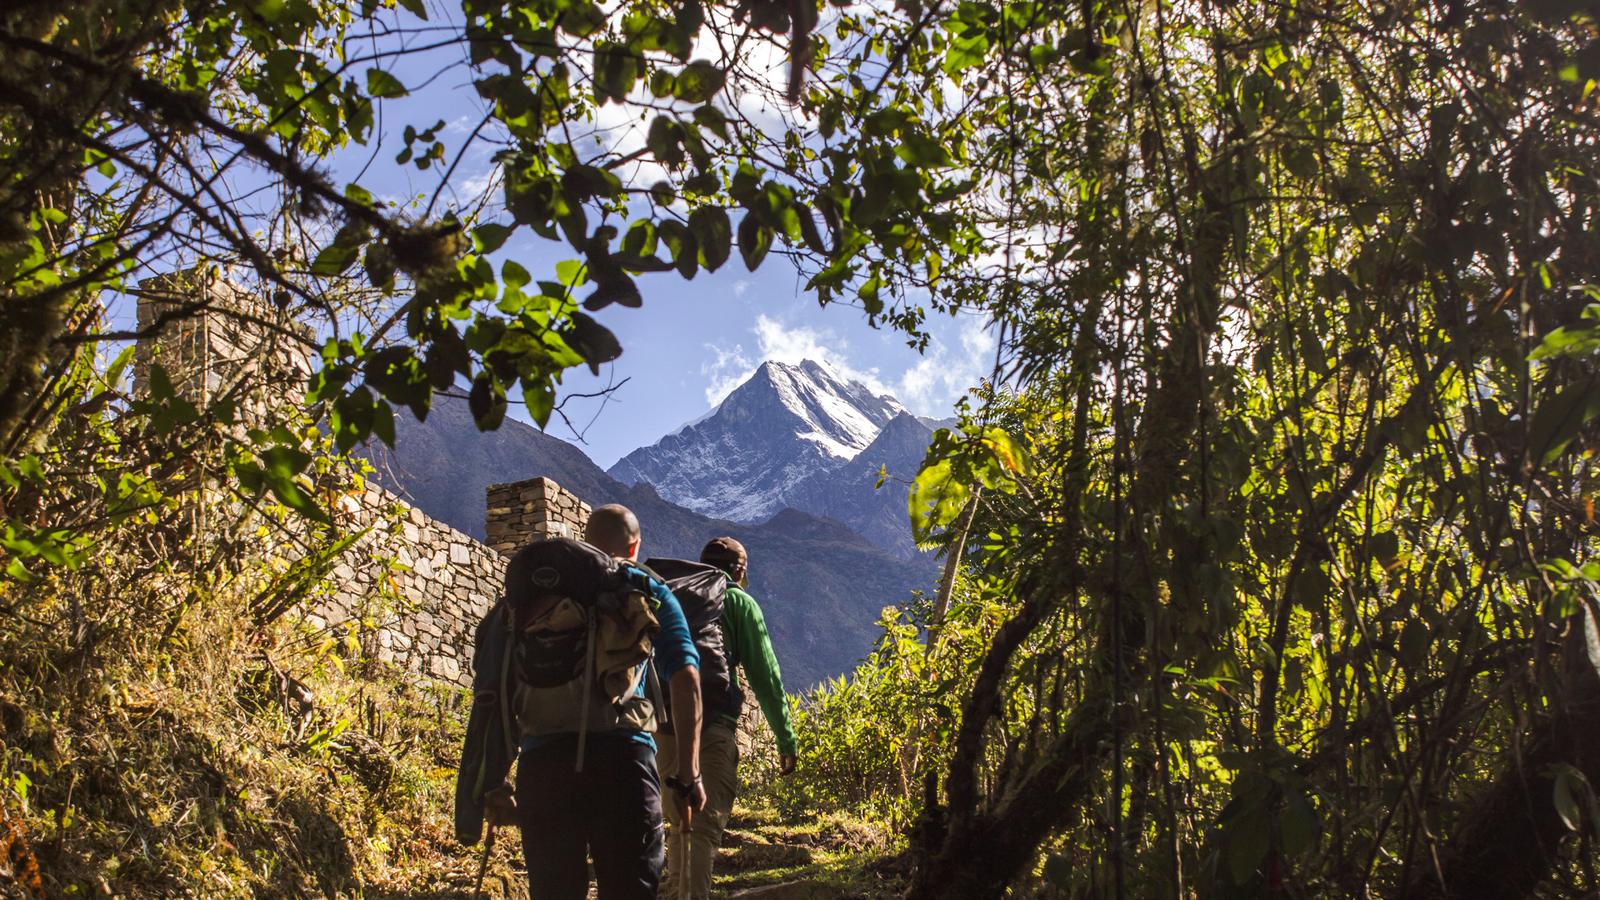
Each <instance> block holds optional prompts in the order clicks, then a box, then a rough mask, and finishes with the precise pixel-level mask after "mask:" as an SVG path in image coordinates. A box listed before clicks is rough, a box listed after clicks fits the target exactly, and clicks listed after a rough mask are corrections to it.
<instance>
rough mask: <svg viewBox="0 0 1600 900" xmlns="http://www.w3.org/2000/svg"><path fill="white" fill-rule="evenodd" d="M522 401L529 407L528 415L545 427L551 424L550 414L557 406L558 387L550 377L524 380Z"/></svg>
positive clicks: (541, 426)
mask: <svg viewBox="0 0 1600 900" xmlns="http://www.w3.org/2000/svg"><path fill="white" fill-rule="evenodd" d="M522 402H523V403H524V404H526V405H527V407H528V415H530V416H532V417H533V421H534V422H535V423H536V424H537V425H538V426H539V427H540V428H543V427H545V426H546V425H548V424H550V415H551V413H553V412H555V408H556V388H555V385H554V384H552V383H551V382H550V379H549V378H539V379H532V380H524V381H523V382H522Z"/></svg>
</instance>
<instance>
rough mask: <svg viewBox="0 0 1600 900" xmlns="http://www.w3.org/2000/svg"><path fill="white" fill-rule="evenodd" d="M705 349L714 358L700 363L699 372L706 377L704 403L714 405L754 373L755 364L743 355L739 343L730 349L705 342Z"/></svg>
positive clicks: (741, 346) (742, 348)
mask: <svg viewBox="0 0 1600 900" xmlns="http://www.w3.org/2000/svg"><path fill="white" fill-rule="evenodd" d="M706 349H707V350H709V351H711V354H712V355H713V356H714V357H716V358H715V359H712V360H708V361H707V362H704V363H702V364H701V365H700V374H701V375H704V376H706V378H707V379H708V381H707V383H706V403H708V404H710V405H711V406H716V405H717V404H718V403H721V402H722V401H723V399H724V398H726V397H727V396H728V395H729V394H731V393H733V389H734V388H736V387H738V386H739V385H741V384H743V383H744V382H745V379H747V378H749V377H750V376H751V375H753V374H755V371H756V364H755V363H753V362H751V361H750V358H749V357H748V356H746V355H745V353H744V346H743V345H741V344H735V345H734V347H733V349H731V350H729V349H725V348H722V347H718V346H716V345H714V344H707V345H706Z"/></svg>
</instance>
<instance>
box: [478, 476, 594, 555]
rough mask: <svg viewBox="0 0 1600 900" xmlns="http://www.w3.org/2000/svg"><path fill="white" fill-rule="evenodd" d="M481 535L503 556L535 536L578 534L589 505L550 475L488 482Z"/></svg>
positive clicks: (571, 535)
mask: <svg viewBox="0 0 1600 900" xmlns="http://www.w3.org/2000/svg"><path fill="white" fill-rule="evenodd" d="M488 504H489V512H488V518H487V520H486V521H485V522H484V534H485V537H486V539H487V542H488V544H489V547H490V548H492V549H494V550H496V551H498V552H499V553H500V554H502V555H504V556H510V555H511V554H513V553H515V552H517V550H518V549H519V548H521V547H522V546H523V545H524V544H526V543H527V542H528V541H530V540H534V539H536V538H547V537H573V538H575V537H581V536H582V535H583V526H584V525H585V524H587V523H588V521H589V504H587V503H584V502H583V501H582V500H579V499H578V496H577V495H576V494H574V493H572V492H571V491H568V490H565V489H563V488H562V487H561V486H560V485H558V484H556V483H555V482H554V481H552V480H551V479H549V478H530V479H528V480H527V481H517V482H512V483H510V484H491V485H489V491H488Z"/></svg>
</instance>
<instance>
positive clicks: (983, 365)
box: [896, 318, 995, 416]
mask: <svg viewBox="0 0 1600 900" xmlns="http://www.w3.org/2000/svg"><path fill="white" fill-rule="evenodd" d="M958 340H959V341H960V342H961V347H960V349H959V350H952V349H951V347H950V346H949V345H948V344H946V343H945V342H944V341H942V340H940V339H938V338H934V339H933V340H932V341H930V342H929V344H928V351H927V353H925V354H924V355H923V357H922V358H921V359H919V360H917V362H916V364H915V365H913V366H912V367H911V368H909V369H907V370H906V371H905V373H904V374H902V375H901V376H900V380H899V382H898V385H897V386H898V388H899V390H898V391H897V392H896V396H897V397H899V399H900V402H901V403H904V404H905V405H906V406H907V407H909V408H910V409H912V410H915V411H916V412H919V413H922V414H923V415H932V416H945V415H949V414H950V409H951V407H952V406H953V405H954V404H955V402H956V400H958V399H960V397H961V395H962V394H964V393H966V392H967V390H968V389H969V388H971V387H973V386H975V385H977V384H978V382H980V381H982V380H983V379H985V378H987V377H989V376H990V375H991V374H993V369H994V351H995V338H994V335H993V334H991V333H990V331H989V328H988V327H987V325H986V324H985V323H984V322H983V321H981V320H979V319H976V318H974V319H971V320H969V321H968V322H966V323H965V324H964V325H963V326H962V328H961V333H960V335H959V336H958Z"/></svg>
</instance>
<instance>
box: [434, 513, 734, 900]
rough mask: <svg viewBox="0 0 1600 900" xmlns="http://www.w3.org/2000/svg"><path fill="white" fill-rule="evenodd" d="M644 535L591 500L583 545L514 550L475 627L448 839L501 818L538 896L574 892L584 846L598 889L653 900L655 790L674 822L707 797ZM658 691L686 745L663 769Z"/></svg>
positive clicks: (658, 813) (676, 628)
mask: <svg viewBox="0 0 1600 900" xmlns="http://www.w3.org/2000/svg"><path fill="white" fill-rule="evenodd" d="M639 543H640V532H639V521H638V519H637V518H635V517H634V515H633V513H632V512H631V511H629V510H628V509H627V508H626V507H623V506H618V505H610V506H602V507H600V508H598V509H596V510H594V511H593V512H592V513H591V514H590V517H589V523H588V526H587V527H586V528H585V531H584V541H574V540H569V539H565V538H550V539H547V540H540V541H535V542H533V543H531V544H529V545H528V546H527V547H524V548H523V549H522V550H520V551H518V552H517V554H516V555H515V556H513V557H512V559H511V561H510V562H509V563H508V564H507V566H506V590H505V596H504V597H503V598H501V600H500V602H499V603H497V604H496V605H495V607H494V608H493V609H491V610H490V612H489V614H488V615H487V616H485V618H484V620H483V622H482V623H481V624H480V625H479V627H478V633H477V642H476V649H475V653H474V657H473V693H474V700H473V709H472V713H471V717H470V719H469V721H468V725H467V743H466V748H465V750H464V752H463V754H462V766H461V771H460V772H459V774H458V776H457V781H456V837H457V839H458V840H460V841H461V842H462V843H464V844H469V845H470V844H475V843H477V841H478V838H479V836H480V833H481V831H482V825H483V820H484V819H485V818H487V819H488V820H489V823H490V840H491V841H492V840H493V835H494V830H493V829H494V827H495V826H496V825H500V824H515V825H517V826H519V827H520V828H521V829H522V850H523V857H524V859H525V860H526V862H527V867H528V885H529V889H530V892H531V894H532V897H533V900H582V898H584V897H585V896H586V895H587V893H588V888H589V872H588V867H587V863H586V860H587V859H589V858H591V857H592V859H593V862H594V873H595V882H596V885H597V887H598V889H599V896H600V898H601V900H653V898H655V896H656V891H657V887H658V885H659V883H660V879H661V869H662V864H663V861H664V853H665V847H664V835H663V830H662V799H663V798H662V794H661V789H662V786H663V785H665V786H666V787H667V788H668V792H669V794H670V798H669V803H668V809H670V810H671V811H672V816H673V818H674V821H677V820H680V819H682V820H685V821H693V818H694V816H695V815H696V813H697V811H698V810H699V809H700V808H702V807H703V806H704V804H705V791H704V788H703V786H702V782H701V776H700V773H699V769H698V758H699V754H698V749H697V748H698V742H699V734H700V679H699V666H700V658H699V654H698V652H697V651H696V650H695V647H694V643H693V641H692V640H691V639H690V636H689V630H688V623H687V622H686V620H685V619H684V615H683V610H682V608H681V607H680V606H679V603H678V600H677V598H676V597H675V596H673V593H672V591H671V590H670V589H669V588H668V587H667V586H666V585H665V584H663V583H662V582H661V581H660V580H659V579H657V578H655V577H653V576H652V575H651V574H650V573H649V572H647V571H646V570H645V569H643V568H641V567H640V566H639V565H637V564H636V562H635V560H637V559H638V553H639ZM658 678H659V679H661V680H664V681H665V682H666V683H665V684H659V683H658ZM664 688H670V694H671V698H672V699H671V714H672V715H671V718H672V721H673V722H674V724H675V725H676V735H677V740H678V741H679V742H681V743H682V744H683V745H684V747H685V748H686V749H685V753H684V754H683V756H682V758H681V759H676V760H675V761H674V763H673V764H672V765H671V766H670V767H669V768H667V769H665V770H658V769H657V765H656V746H655V742H654V740H653V739H652V737H651V732H652V731H654V730H655V729H656V728H657V723H658V720H659V719H660V718H661V717H662V716H663V715H664V714H665V712H666V708H665V705H664V704H663V703H662V702H661V695H662V693H663V689H664ZM513 761H515V763H516V769H517V773H516V786H515V788H514V789H513V788H512V786H511V785H510V784H508V783H507V782H506V777H507V775H508V773H509V771H510V768H511V764H512V762H513ZM662 771H664V772H666V773H668V774H667V777H666V778H664V779H663V778H660V777H659V772H662Z"/></svg>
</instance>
